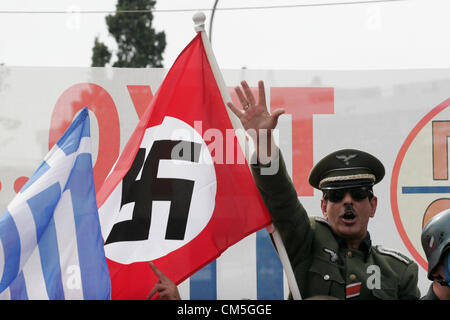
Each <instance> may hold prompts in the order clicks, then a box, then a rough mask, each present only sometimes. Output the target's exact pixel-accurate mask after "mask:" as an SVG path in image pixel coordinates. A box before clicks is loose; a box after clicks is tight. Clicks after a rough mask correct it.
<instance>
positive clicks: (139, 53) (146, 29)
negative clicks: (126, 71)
mask: <svg viewBox="0 0 450 320" xmlns="http://www.w3.org/2000/svg"><path fill="white" fill-rule="evenodd" d="M155 4H156V1H155V0H118V3H117V5H116V11H123V10H151V9H153V7H154V6H155ZM105 20H106V24H107V25H108V31H109V33H110V34H111V35H112V36H113V37H114V39H115V40H116V43H117V47H118V48H117V53H116V58H117V60H116V61H115V62H114V64H113V67H126V68H137V67H162V66H163V65H162V54H163V52H164V49H165V48H166V35H165V33H164V31H161V32H156V31H155V30H154V29H153V28H152V21H153V14H152V13H151V12H150V11H149V12H139V13H121V12H116V13H115V14H112V15H108V16H106V19H105ZM111 58H112V50H110V49H108V47H107V46H106V45H105V44H104V43H102V42H101V41H99V39H98V38H95V42H94V47H93V49H92V64H91V66H92V67H104V66H105V65H106V64H107V63H109V62H110V61H111Z"/></svg>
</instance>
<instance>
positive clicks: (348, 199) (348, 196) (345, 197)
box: [343, 192, 353, 204]
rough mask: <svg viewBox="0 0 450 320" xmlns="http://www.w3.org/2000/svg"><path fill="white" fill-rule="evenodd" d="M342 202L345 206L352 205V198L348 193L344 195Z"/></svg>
mask: <svg viewBox="0 0 450 320" xmlns="http://www.w3.org/2000/svg"><path fill="white" fill-rule="evenodd" d="M343 201H344V204H347V203H348V204H352V203H353V198H352V196H351V195H350V193H349V192H347V193H346V194H345V196H344V199H343Z"/></svg>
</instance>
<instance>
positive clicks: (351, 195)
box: [228, 81, 420, 299]
mask: <svg viewBox="0 0 450 320" xmlns="http://www.w3.org/2000/svg"><path fill="white" fill-rule="evenodd" d="M241 84H242V89H241V87H237V88H236V93H237V95H238V97H239V100H240V102H241V104H242V106H243V109H240V108H237V107H236V106H234V104H233V103H228V107H229V108H230V109H231V110H232V111H233V113H234V114H236V116H237V117H238V118H239V119H240V121H241V123H242V125H243V126H244V128H245V129H246V130H248V131H249V132H257V133H259V134H256V135H254V136H252V138H253V140H254V142H255V145H256V150H257V152H256V154H257V158H258V161H257V164H256V165H252V171H253V175H254V179H255V181H256V184H257V186H258V188H259V190H260V193H261V195H262V197H263V200H264V202H265V204H266V206H267V208H268V210H269V212H270V214H271V215H272V219H273V223H274V225H275V227H276V228H277V229H278V231H279V232H280V235H281V237H282V239H283V243H284V245H285V247H286V251H287V253H288V256H289V259H290V262H291V265H292V268H293V270H294V274H295V277H296V280H297V284H298V286H299V289H300V292H301V295H302V297H303V298H309V297H313V296H333V297H336V298H339V299H418V298H419V296H420V292H419V289H418V287H417V281H418V267H417V264H416V263H414V262H413V261H411V260H410V259H408V258H407V257H405V256H403V255H402V254H400V253H398V252H396V251H393V250H387V249H383V248H382V247H380V246H373V245H372V241H371V238H370V234H369V232H368V231H367V225H368V222H369V219H370V218H373V217H374V215H375V211H376V207H377V201H378V200H377V197H376V196H375V195H374V194H373V190H372V186H373V185H374V184H376V183H378V182H379V181H380V180H381V179H382V178H383V176H384V167H383V165H382V164H381V162H380V161H379V160H378V159H376V158H375V157H374V156H372V155H370V154H368V153H365V152H362V151H359V150H353V149H345V150H340V151H337V152H334V153H332V154H330V155H328V156H326V157H325V158H324V159H322V160H321V161H319V162H318V163H317V164H316V165H315V166H314V168H313V169H312V171H311V173H310V176H309V183H310V184H311V185H312V186H313V187H314V188H317V189H319V190H321V191H322V192H323V198H322V200H321V205H320V207H321V210H322V213H323V218H322V217H320V218H309V217H308V215H307V213H306V211H305V209H304V208H303V206H302V205H301V203H300V202H299V200H298V197H297V193H296V190H295V188H294V185H293V183H292V181H291V179H290V177H289V176H288V174H287V172H286V168H285V165H284V162H283V158H282V156H281V154H280V153H279V152H278V149H277V147H276V145H275V144H274V143H273V138H272V130H273V129H274V128H275V126H276V124H277V121H278V117H279V116H280V115H281V114H282V113H283V112H284V110H282V109H277V110H275V111H274V112H273V113H272V114H271V115H270V114H269V113H268V112H267V106H266V102H265V92H264V83H263V82H262V81H260V82H259V83H258V86H259V94H258V97H259V98H258V101H256V100H255V97H254V96H253V94H252V92H251V91H250V88H249V87H248V85H247V83H246V82H245V81H243V82H242V83H241ZM261 150H264V151H265V152H261ZM275 162H277V163H278V166H274V165H273V164H274V163H275ZM252 163H253V161H252ZM268 167H276V168H278V170H276V172H272V173H274V174H265V173H264V172H263V170H264V169H265V168H268ZM269 171H270V170H269Z"/></svg>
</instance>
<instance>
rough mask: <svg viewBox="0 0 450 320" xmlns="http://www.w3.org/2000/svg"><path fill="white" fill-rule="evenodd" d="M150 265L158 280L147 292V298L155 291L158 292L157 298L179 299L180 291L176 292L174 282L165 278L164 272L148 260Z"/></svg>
mask: <svg viewBox="0 0 450 320" xmlns="http://www.w3.org/2000/svg"><path fill="white" fill-rule="evenodd" d="M150 267H151V268H152V270H153V272H154V273H155V274H156V275H157V276H158V282H157V283H156V284H155V286H154V287H153V289H152V290H151V291H150V293H149V294H148V296H147V300H149V299H150V298H151V297H153V295H154V294H155V293H156V292H158V293H159V296H158V298H159V300H181V298H180V293H179V292H178V288H177V286H176V285H175V283H173V282H172V280H170V279H169V278H167V277H166V276H165V275H164V273H162V272H161V271H160V270H159V269H158V268H156V266H155V265H154V264H153V263H152V262H150Z"/></svg>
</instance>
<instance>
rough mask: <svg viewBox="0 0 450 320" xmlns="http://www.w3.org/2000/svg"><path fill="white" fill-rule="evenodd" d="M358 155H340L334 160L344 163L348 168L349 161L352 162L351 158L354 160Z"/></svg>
mask: <svg viewBox="0 0 450 320" xmlns="http://www.w3.org/2000/svg"><path fill="white" fill-rule="evenodd" d="M357 156H358V155H357V154H350V155H348V156H346V155H345V154H342V155H337V156H336V158H337V159H339V160H341V161H343V162H344V163H345V165H346V166H348V165H349V164H350V162H349V161H350V160H352V159H353V158H356V157H357Z"/></svg>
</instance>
